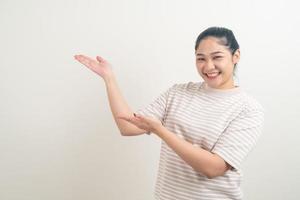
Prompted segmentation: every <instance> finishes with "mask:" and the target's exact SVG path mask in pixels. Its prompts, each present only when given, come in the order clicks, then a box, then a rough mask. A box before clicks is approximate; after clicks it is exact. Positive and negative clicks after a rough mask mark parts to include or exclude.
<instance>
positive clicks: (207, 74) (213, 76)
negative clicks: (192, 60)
mask: <svg viewBox="0 0 300 200" xmlns="http://www.w3.org/2000/svg"><path fill="white" fill-rule="evenodd" d="M220 74H221V72H211V73H205V75H206V77H207V78H208V79H215V78H217V77H218V76H219V75H220Z"/></svg>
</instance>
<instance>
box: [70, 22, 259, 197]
mask: <svg viewBox="0 0 300 200" xmlns="http://www.w3.org/2000/svg"><path fill="white" fill-rule="evenodd" d="M195 54H196V67H197V69H198V72H199V74H200V76H201V77H202V78H203V79H204V81H203V82H188V83H178V84H174V85H173V86H172V87H170V88H169V89H168V90H167V91H165V92H164V93H162V94H161V95H160V96H159V97H158V98H157V99H156V100H155V101H154V102H152V103H151V104H149V105H148V106H146V107H145V108H143V109H139V110H138V111H136V112H135V113H134V112H133V111H132V110H131V108H130V107H129V106H128V104H127V102H126V101H125V99H124V98H123V96H122V94H121V91H120V90H119V88H118V85H117V81H116V79H115V77H114V74H113V72H112V69H111V65H110V64H109V63H108V62H107V61H106V60H105V59H103V58H101V57H100V56H97V57H96V59H92V58H89V57H87V56H84V55H76V56H75V59H76V60H78V61H79V62H80V63H82V64H84V65H85V66H87V67H88V68H90V69H91V70H92V71H94V72H95V73H97V74H98V75H100V76H101V77H102V78H103V80H104V82H105V85H106V90H107V93H108V98H109V103H110V107H111V111H112V113H113V116H114V119H115V122H116V124H117V126H118V128H119V130H120V132H121V134H122V135H124V136H133V135H140V134H144V133H154V135H157V136H158V137H159V138H161V140H162V143H161V145H162V146H161V153H160V157H161V159H160V162H159V169H158V176H157V182H156V187H155V197H156V199H166V200H167V199H168V200H169V199H180V200H184V199H199V200H206V199H207V200H208V199H210V200H212V199H218V200H220V199H232V200H240V199H242V196H243V195H242V191H241V187H240V184H241V176H242V171H241V164H242V162H243V161H244V159H245V158H246V156H247V155H248V154H249V152H250V151H251V150H252V149H253V147H254V146H255V144H256V141H257V139H258V138H259V136H260V133H261V128H262V124H263V120H264V109H263V108H262V106H261V105H260V104H259V103H258V102H257V101H256V100H255V99H254V98H252V97H251V96H249V95H248V94H247V93H246V92H245V91H244V90H242V89H241V88H240V87H239V86H236V85H234V81H233V75H234V68H235V66H236V64H237V63H238V61H239V59H240V50H239V45H238V43H237V41H236V39H235V37H234V35H233V33H232V31H231V30H228V29H226V28H221V27H211V28H208V29H207V30H205V31H204V32H202V33H201V34H200V35H199V37H198V38H197V41H196V45H195Z"/></svg>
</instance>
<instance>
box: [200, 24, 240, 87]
mask: <svg viewBox="0 0 300 200" xmlns="http://www.w3.org/2000/svg"><path fill="white" fill-rule="evenodd" d="M195 54H196V66H197V70H198V72H199V74H200V75H201V77H202V78H203V79H204V81H205V82H206V83H207V84H208V85H209V86H210V87H213V88H217V89H229V88H233V87H234V80H233V75H234V70H235V67H236V65H237V63H238V61H239V58H240V50H239V44H238V42H237V41H236V39H235V36H234V34H233V32H232V31H231V30H229V29H227V28H222V27H211V28H208V29H206V30H205V31H203V32H202V33H200V35H199V36H198V38H197V40H196V44H195Z"/></svg>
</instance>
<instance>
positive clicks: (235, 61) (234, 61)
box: [232, 49, 241, 64]
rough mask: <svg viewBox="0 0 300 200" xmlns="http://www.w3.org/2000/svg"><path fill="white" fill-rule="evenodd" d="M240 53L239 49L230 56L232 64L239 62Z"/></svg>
mask: <svg viewBox="0 0 300 200" xmlns="http://www.w3.org/2000/svg"><path fill="white" fill-rule="evenodd" d="M240 57H241V52H240V49H237V50H236V51H235V52H234V54H233V55H232V62H233V64H237V63H238V62H239V60H240Z"/></svg>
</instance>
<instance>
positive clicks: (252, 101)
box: [242, 91, 265, 112]
mask: <svg viewBox="0 0 300 200" xmlns="http://www.w3.org/2000/svg"><path fill="white" fill-rule="evenodd" d="M242 99H243V102H244V109H245V111H253V110H256V111H261V112H265V109H264V107H263V105H262V104H261V103H260V102H259V101H258V100H257V98H256V97H254V96H253V95H252V94H250V93H248V92H246V91H243V93H242Z"/></svg>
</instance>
